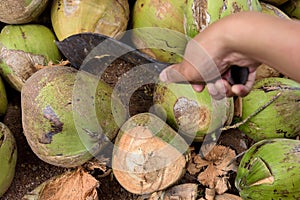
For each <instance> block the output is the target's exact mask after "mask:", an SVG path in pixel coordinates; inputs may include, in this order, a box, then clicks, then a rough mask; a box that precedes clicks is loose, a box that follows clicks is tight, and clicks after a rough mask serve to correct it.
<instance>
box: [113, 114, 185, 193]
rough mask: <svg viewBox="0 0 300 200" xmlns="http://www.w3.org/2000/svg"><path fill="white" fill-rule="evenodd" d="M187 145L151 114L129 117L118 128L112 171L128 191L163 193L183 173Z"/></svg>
mask: <svg viewBox="0 0 300 200" xmlns="http://www.w3.org/2000/svg"><path fill="white" fill-rule="evenodd" d="M188 153H189V145H188V144H187V143H186V142H185V141H184V139H183V138H182V137H180V136H179V135H178V134H177V133H176V132H175V131H174V130H173V129H172V128H171V127H170V126H168V125H167V124H166V123H165V122H164V121H163V120H161V119H160V118H158V117H157V116H155V115H153V114H151V113H140V114H137V115H134V116H132V117H131V118H130V119H128V120H127V121H126V122H125V123H124V124H123V126H122V127H121V129H120V131H119V133H118V136H117V138H116V141H115V146H114V149H113V159H112V169H113V173H114V176H115V177H116V179H117V180H118V182H119V183H120V184H121V185H122V186H123V187H124V188H125V189H126V190H128V191H129V192H131V193H135V194H150V193H153V192H156V191H160V190H164V189H166V188H167V187H169V186H171V185H173V184H174V183H175V182H177V181H178V180H179V179H180V178H181V177H182V176H183V175H184V173H185V166H186V159H187V157H186V156H187V155H188Z"/></svg>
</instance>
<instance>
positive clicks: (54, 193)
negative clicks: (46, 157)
mask: <svg viewBox="0 0 300 200" xmlns="http://www.w3.org/2000/svg"><path fill="white" fill-rule="evenodd" d="M97 187H99V182H98V181H97V180H96V179H95V178H94V177H93V176H91V175H90V174H88V173H87V172H86V171H84V170H83V168H78V169H77V170H75V171H68V172H66V173H64V174H62V175H59V176H56V177H53V178H52V179H49V180H48V181H46V182H44V183H42V184H41V185H39V186H38V187H37V188H36V189H34V190H33V191H31V192H29V193H28V194H27V195H25V196H24V197H23V200H57V199H78V200H87V199H88V200H97V199H98V195H97V191H96V188H97Z"/></svg>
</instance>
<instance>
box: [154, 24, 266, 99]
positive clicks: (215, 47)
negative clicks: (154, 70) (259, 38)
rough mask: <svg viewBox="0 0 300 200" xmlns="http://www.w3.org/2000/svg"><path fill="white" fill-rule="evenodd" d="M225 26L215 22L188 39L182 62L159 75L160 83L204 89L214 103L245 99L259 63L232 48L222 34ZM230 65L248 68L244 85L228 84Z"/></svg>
mask: <svg viewBox="0 0 300 200" xmlns="http://www.w3.org/2000/svg"><path fill="white" fill-rule="evenodd" d="M225 25H226V23H225V22H224V23H223V22H216V23H215V24H212V25H211V26H209V27H207V28H206V29H205V30H203V31H202V32H201V33H200V34H198V35H197V36H196V37H195V38H194V39H191V40H190V41H189V43H188V44H187V47H186V50H185V54H184V60H183V61H182V62H181V63H178V64H174V65H171V66H170V67H168V68H166V69H165V70H164V71H163V72H162V73H161V74H160V79H161V80H162V81H164V82H185V81H188V82H189V83H191V84H192V86H193V88H194V90H195V91H198V92H201V91H202V90H203V88H204V87H205V85H206V86H207V88H208V91H209V93H210V94H211V95H212V96H213V97H214V98H215V99H221V98H223V97H225V96H228V97H231V96H235V95H236V96H245V95H247V94H248V93H249V92H250V90H251V88H252V86H253V84H254V81H255V73H256V68H257V66H259V65H260V63H259V62H258V61H256V60H255V59H252V58H251V56H248V55H247V54H245V53H242V52H239V51H237V50H236V49H235V48H234V46H233V45H232V44H231V43H230V42H231V38H230V37H229V38H228V37H227V36H226V33H224V30H226V27H225ZM232 65H237V66H240V67H248V68H249V75H248V80H247V81H246V83H245V84H244V85H242V84H234V85H231V84H230V79H231V75H230V74H231V73H230V70H231V69H230V66H232Z"/></svg>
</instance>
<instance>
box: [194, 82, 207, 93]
mask: <svg viewBox="0 0 300 200" xmlns="http://www.w3.org/2000/svg"><path fill="white" fill-rule="evenodd" d="M192 87H193V89H194V90H195V91H196V92H202V91H203V90H204V88H205V85H203V84H192Z"/></svg>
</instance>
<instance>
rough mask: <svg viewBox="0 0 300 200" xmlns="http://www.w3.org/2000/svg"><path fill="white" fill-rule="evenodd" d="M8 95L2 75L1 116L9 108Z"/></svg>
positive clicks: (0, 80)
mask: <svg viewBox="0 0 300 200" xmlns="http://www.w3.org/2000/svg"><path fill="white" fill-rule="evenodd" d="M7 103H8V102H7V96H6V90H5V86H4V83H3V81H2V78H1V76H0V116H2V115H4V114H5V113H6V110H7Z"/></svg>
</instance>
